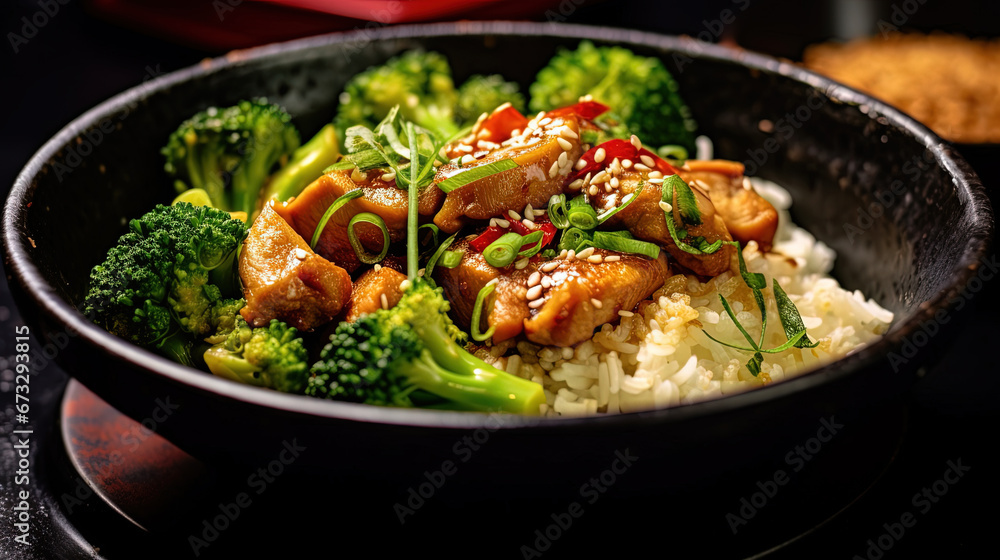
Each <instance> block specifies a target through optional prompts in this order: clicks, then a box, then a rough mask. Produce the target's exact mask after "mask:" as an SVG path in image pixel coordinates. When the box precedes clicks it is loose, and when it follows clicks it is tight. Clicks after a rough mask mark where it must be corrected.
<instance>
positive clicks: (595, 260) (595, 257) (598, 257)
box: [587, 255, 604, 264]
mask: <svg viewBox="0 0 1000 560" xmlns="http://www.w3.org/2000/svg"><path fill="white" fill-rule="evenodd" d="M587 262H591V263H594V264H601V263H602V262H604V257H602V256H601V255H590V256H589V257H587Z"/></svg>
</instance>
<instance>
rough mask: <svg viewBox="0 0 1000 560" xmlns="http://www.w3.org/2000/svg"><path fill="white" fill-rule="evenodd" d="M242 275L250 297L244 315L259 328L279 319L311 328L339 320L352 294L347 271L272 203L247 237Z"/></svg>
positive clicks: (300, 328)
mask: <svg viewBox="0 0 1000 560" xmlns="http://www.w3.org/2000/svg"><path fill="white" fill-rule="evenodd" d="M240 279H241V280H242V281H243V297H244V299H246V301H247V304H246V307H244V308H243V309H242V310H241V311H240V314H242V315H243V318H244V319H246V321H247V323H250V324H251V325H253V326H255V327H260V326H264V325H267V324H268V323H270V322H271V319H278V320H280V321H284V322H286V323H288V324H289V325H290V326H292V327H295V328H297V329H299V330H302V331H311V330H313V329H315V328H316V327H318V326H320V325H323V324H324V323H327V322H328V321H330V320H331V319H333V317H334V316H335V315H337V313H339V312H340V310H341V308H342V307H343V306H344V305H345V304H346V303H347V300H348V298H349V297H350V295H351V277H350V275H348V274H347V271H346V270H344V269H343V268H341V267H339V266H337V265H335V264H333V263H331V262H330V261H328V260H326V259H324V258H323V257H321V256H319V255H317V254H316V253H314V252H313V250H312V249H310V248H309V244H308V243H306V242H305V240H303V239H302V237H301V236H300V235H299V234H297V233H295V231H294V230H293V229H292V228H291V227H290V226H289V225H288V224H287V223H285V220H283V219H282V218H281V216H279V215H278V214H277V213H276V212H275V211H274V210H273V208H272V206H271V205H268V206H265V207H264V210H263V211H262V212H261V213H260V216H258V217H257V219H256V220H254V223H253V226H252V227H251V228H250V232H249V234H248V235H247V240H246V242H245V243H244V245H243V250H242V251H241V253H240Z"/></svg>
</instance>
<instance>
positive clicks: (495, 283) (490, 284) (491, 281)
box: [486, 278, 500, 286]
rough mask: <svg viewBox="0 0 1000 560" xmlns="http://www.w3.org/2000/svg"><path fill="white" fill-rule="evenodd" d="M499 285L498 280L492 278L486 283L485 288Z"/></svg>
mask: <svg viewBox="0 0 1000 560" xmlns="http://www.w3.org/2000/svg"><path fill="white" fill-rule="evenodd" d="M499 283H500V278H494V279H492V280H490V281H489V282H487V283H486V286H496V285H497V284H499Z"/></svg>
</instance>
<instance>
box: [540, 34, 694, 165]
mask: <svg viewBox="0 0 1000 560" xmlns="http://www.w3.org/2000/svg"><path fill="white" fill-rule="evenodd" d="M530 93H531V101H530V103H529V107H530V108H531V110H532V111H543V110H549V109H552V108H555V107H562V106H564V105H571V104H573V103H576V102H577V100H578V99H579V98H580V97H582V96H584V95H592V96H593V97H594V100H595V101H600V102H601V103H604V104H606V105H608V106H609V107H611V111H610V112H609V113H607V114H606V115H603V116H601V117H599V118H598V121H599V122H600V121H607V122H608V123H610V126H608V127H607V128H608V129H609V131H611V132H612V133H614V134H617V135H622V134H626V136H624V137H625V138H627V137H628V136H627V134H629V133H631V134H635V135H637V136H639V138H641V139H642V141H643V143H644V144H647V145H649V146H661V145H665V144H677V145H680V146H683V147H684V148H685V149H687V150H688V151H689V152H691V153H694V149H695V146H694V131H695V129H696V125H695V122H694V120H693V119H692V117H691V110H690V109H688V107H687V105H685V104H684V101H683V100H682V99H681V97H680V95H679V94H678V86H677V82H675V81H674V79H673V77H672V76H671V75H670V73H669V72H667V69H666V67H665V66H664V65H663V62H661V61H660V60H659V59H657V58H652V57H643V56H638V55H636V54H635V53H633V52H632V51H630V50H628V49H625V48H622V47H595V46H594V44H593V43H591V42H590V41H583V42H581V43H580V46H579V47H578V48H577V49H576V50H574V51H571V50H568V49H561V50H560V51H559V52H558V53H557V54H556V56H554V57H553V58H552V60H550V61H549V64H548V66H546V67H545V68H543V69H542V70H541V71H540V72H539V73H538V76H537V77H536V79H535V83H533V84H532V85H531V88H530ZM614 123H620V124H623V125H624V128H622V127H615V126H614ZM619 137H621V136H619Z"/></svg>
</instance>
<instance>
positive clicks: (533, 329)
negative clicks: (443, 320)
mask: <svg viewBox="0 0 1000 560" xmlns="http://www.w3.org/2000/svg"><path fill="white" fill-rule="evenodd" d="M452 249H453V250H465V254H464V256H463V257H462V262H461V263H460V264H459V265H458V266H457V267H455V268H452V269H447V268H441V267H438V268H436V269H435V271H434V278H435V280H436V281H437V282H438V284H439V285H440V286H442V287H443V288H444V294H445V297H446V298H447V299H448V300H449V301H451V304H452V315H453V317H454V319H455V322H456V324H458V326H459V327H461V328H463V329H468V326H469V324H470V321H471V320H472V309H473V306H474V305H475V301H476V295H477V294H478V293H479V290H481V289H482V288H483V287H484V286H486V284H487V283H488V282H490V281H491V280H493V279H494V278H496V279H498V283H497V287H496V291H495V292H494V293H495V294H496V302H495V303H494V306H493V310H492V312H491V313H490V314H489V316H488V318H487V323H488V324H487V325H482V328H481V330H482V331H485V329H486V328H488V327H495V328H496V331H495V332H494V334H493V341H494V342H501V341H504V340H507V339H509V338H513V337H515V336H517V335H518V334H520V333H521V332H524V333H525V335H526V336H527V338H528V340H530V341H532V342H535V343H538V344H545V345H556V346H571V345H573V344H576V343H578V342H582V341H584V340H587V339H589V338H590V337H591V335H592V334H593V332H594V329H595V328H597V327H600V326H601V325H603V324H604V323H608V322H611V321H615V320H617V318H618V311H619V310H621V309H626V310H630V309H632V308H633V307H635V305H636V304H637V303H638V302H639V301H641V300H642V299H644V298H646V297H648V296H649V294H651V293H653V292H654V291H656V289H657V288H659V287H660V286H661V285H662V284H663V282H664V281H665V279H666V278H667V277H668V276H669V267H668V265H667V260H666V256H665V255H663V254H662V253H661V254H660V257H659V258H658V259H647V258H644V257H640V256H637V255H628V254H619V253H614V252H611V251H604V250H601V249H597V250H595V251H594V255H600V256H601V257H603V258H607V257H611V260H604V261H603V262H601V263H592V262H588V261H586V260H578V259H574V260H572V261H567V260H560V259H556V260H549V261H546V260H544V259H540V258H533V259H532V260H531V261H529V264H528V266H527V267H526V268H524V269H522V270H517V269H515V268H514V267H513V266H509V267H507V268H506V269H502V270H499V269H496V268H494V267H492V266H490V265H489V264H488V263H487V262H486V260H485V259H484V258H483V255H482V253H480V252H479V251H476V250H474V249H472V248H470V247H469V246H468V241H467V240H463V241H459V242H457V243H456V244H455V245H453V246H452ZM543 278H548V280H543ZM529 284H531V286H530V287H529ZM529 296H530V297H531V298H532V299H530V300H529ZM532 301H540V302H542V303H538V304H531V302H532Z"/></svg>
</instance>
